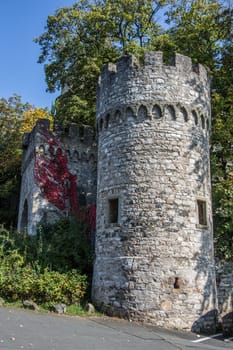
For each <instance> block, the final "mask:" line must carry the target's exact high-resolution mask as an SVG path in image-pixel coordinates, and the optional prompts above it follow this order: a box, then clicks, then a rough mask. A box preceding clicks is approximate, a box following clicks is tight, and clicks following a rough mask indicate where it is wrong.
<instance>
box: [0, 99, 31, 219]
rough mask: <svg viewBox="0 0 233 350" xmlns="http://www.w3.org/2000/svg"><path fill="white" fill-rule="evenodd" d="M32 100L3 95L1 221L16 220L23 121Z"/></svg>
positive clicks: (0, 101)
mask: <svg viewBox="0 0 233 350" xmlns="http://www.w3.org/2000/svg"><path fill="white" fill-rule="evenodd" d="M27 109H29V104H27V103H26V104H23V103H22V102H21V98H20V97H19V96H16V95H15V96H12V97H10V98H8V99H4V98H1V99H0V154H1V156H0V208H1V210H0V222H4V223H6V224H7V225H10V224H13V225H15V224H16V212H17V205H18V199H19V187H20V167H21V155H22V150H21V137H22V133H21V131H20V125H21V121H22V118H23V113H24V112H25V111H26V110H27Z"/></svg>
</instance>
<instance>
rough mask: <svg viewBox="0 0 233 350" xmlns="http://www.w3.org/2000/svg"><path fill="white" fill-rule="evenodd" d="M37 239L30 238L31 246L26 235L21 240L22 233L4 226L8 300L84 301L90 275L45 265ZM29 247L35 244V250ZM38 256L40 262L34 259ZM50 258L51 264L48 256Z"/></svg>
mask: <svg viewBox="0 0 233 350" xmlns="http://www.w3.org/2000/svg"><path fill="white" fill-rule="evenodd" d="M21 237H23V236H21ZM36 240H37V238H36V237H34V238H32V237H28V242H29V244H28V245H27V238H26V237H24V238H23V239H21V240H20V234H18V233H12V232H9V231H7V230H5V229H4V228H3V227H2V226H1V227H0V294H1V296H2V297H3V298H5V299H6V300H8V301H16V300H23V299H28V298H29V299H32V300H34V301H35V302H37V303H39V304H40V303H50V302H51V303H52V302H63V303H66V304H67V305H71V304H73V303H80V302H81V300H82V299H83V298H84V296H85V294H86V291H87V286H88V283H87V276H86V275H81V274H80V273H78V271H77V270H74V269H71V270H69V271H66V272H61V271H54V270H51V269H50V268H49V267H48V266H42V265H41V264H40V259H39V258H40V254H41V253H40V254H39V253H38V251H37V250H36V249H35V247H36V244H35V242H36ZM29 247H30V248H32V247H34V249H35V250H34V252H30V254H28V251H29ZM44 248H45V247H44ZM46 251H47V250H46ZM36 255H37V259H38V260H37V261H36V260H35V259H33V258H32V257H33V256H34V257H35V256H36ZM46 259H48V260H47V263H48V265H49V258H48V257H47V256H46ZM61 261H63V260H61ZM51 265H52V264H51ZM58 266H59V265H58Z"/></svg>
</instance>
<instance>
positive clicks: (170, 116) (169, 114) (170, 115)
mask: <svg viewBox="0 0 233 350" xmlns="http://www.w3.org/2000/svg"><path fill="white" fill-rule="evenodd" d="M165 115H166V119H167V120H176V112H175V108H174V107H173V106H167V107H166V113H165Z"/></svg>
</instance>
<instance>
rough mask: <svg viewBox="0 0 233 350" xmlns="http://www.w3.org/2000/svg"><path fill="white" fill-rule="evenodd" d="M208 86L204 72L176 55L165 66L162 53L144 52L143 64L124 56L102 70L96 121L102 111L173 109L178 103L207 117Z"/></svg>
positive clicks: (189, 59)
mask: <svg viewBox="0 0 233 350" xmlns="http://www.w3.org/2000/svg"><path fill="white" fill-rule="evenodd" d="M209 85H210V84H209V79H208V75H207V71H206V69H205V68H204V67H203V66H202V65H200V64H198V65H193V63H192V60H191V58H189V57H186V56H183V55H180V54H176V55H175V56H174V57H173V59H172V61H171V64H170V65H167V64H165V63H164V62H163V54H162V52H147V53H145V57H144V62H143V63H140V62H139V61H138V60H137V59H136V58H135V57H134V56H124V57H121V58H120V59H119V60H118V61H117V62H116V63H115V64H112V63H109V64H107V65H106V66H105V67H104V68H103V71H102V74H101V76H100V79H99V84H98V96H97V120H99V119H101V118H102V117H103V115H104V114H106V109H119V108H121V107H122V106H134V105H139V106H140V105H144V106H145V107H146V108H147V110H148V111H149V110H150V109H151V106H153V104H161V103H162V104H163V105H166V104H167V105H170V104H172V105H173V106H174V108H175V106H176V105H178V104H180V105H182V106H184V108H186V107H185V106H187V108H186V109H189V110H190V111H191V110H195V111H196V112H197V114H199V112H198V111H201V114H204V115H206V116H208V118H209V116H210V112H211V108H210V99H209V96H210V86H209ZM106 107H107V108H106ZM152 108H153V107H152ZM149 114H151V113H149Z"/></svg>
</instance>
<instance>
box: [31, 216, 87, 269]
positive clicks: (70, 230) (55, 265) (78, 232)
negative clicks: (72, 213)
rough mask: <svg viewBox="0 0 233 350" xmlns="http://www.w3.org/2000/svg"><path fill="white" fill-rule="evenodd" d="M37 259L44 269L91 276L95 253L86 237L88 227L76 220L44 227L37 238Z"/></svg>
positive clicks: (67, 220)
mask: <svg viewBox="0 0 233 350" xmlns="http://www.w3.org/2000/svg"><path fill="white" fill-rule="evenodd" d="M36 240H37V244H36V246H37V247H38V248H39V249H38V251H37V259H38V261H39V262H40V265H41V266H42V267H45V266H50V268H52V269H53V270H58V271H60V272H64V271H70V270H71V269H77V270H78V271H79V272H80V273H84V274H87V275H89V276H90V275H91V272H92V263H93V252H92V247H91V242H90V240H89V239H88V237H87V235H86V226H85V225H83V224H81V223H79V222H78V221H77V220H76V219H75V218H68V219H64V220H60V221H58V222H57V223H55V224H53V225H48V226H42V227H41V228H40V229H39V232H38V234H37V237H36Z"/></svg>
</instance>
